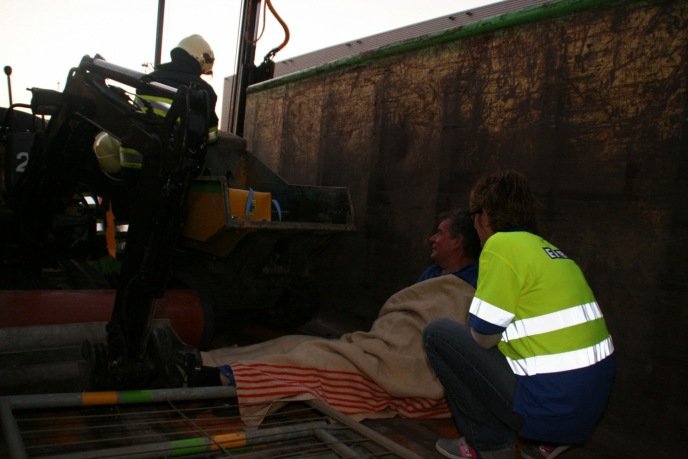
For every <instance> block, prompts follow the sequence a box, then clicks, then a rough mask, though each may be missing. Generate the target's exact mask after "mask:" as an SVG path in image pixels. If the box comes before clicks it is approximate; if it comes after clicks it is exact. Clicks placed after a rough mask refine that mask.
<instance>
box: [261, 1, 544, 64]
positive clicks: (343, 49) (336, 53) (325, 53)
mask: <svg viewBox="0 0 688 459" xmlns="http://www.w3.org/2000/svg"><path fill="white" fill-rule="evenodd" d="M548 3H552V0H506V1H501V2H497V3H493V4H490V5H485V6H481V7H479V8H475V9H471V10H464V11H459V12H457V13H454V14H450V15H447V16H442V17H438V18H435V19H430V20H428V21H424V22H419V23H417V24H413V25H410V26H406V27H401V28H398V29H394V30H390V31H387V32H382V33H379V34H376V35H371V36H369V37H364V38H359V39H356V40H351V41H348V42H346V43H341V44H339V45H335V46H330V47H328V48H323V49H319V50H317V51H313V52H311V53H307V54H302V55H300V56H295V57H291V58H289V59H285V60H283V61H278V62H276V63H275V75H274V76H275V77H278V76H282V75H287V74H289V73H294V72H298V71H300V70H303V69H307V68H311V67H316V66H318V65H321V64H324V63H326V62H333V61H336V60H339V59H342V58H345V57H349V56H353V55H355V54H359V53H363V52H366V51H371V50H374V49H379V48H382V47H384V46H387V45H390V44H393V43H401V42H404V41H407V40H412V39H416V38H419V37H423V36H426V35H431V34H433V33H436V32H441V31H443V30H448V29H454V28H457V27H462V26H466V25H468V24H471V23H474V22H478V21H481V20H484V19H489V18H492V17H496V16H501V15H503V14H506V13H512V12H516V11H522V10H525V9H527V8H530V7H536V6H541V5H544V4H548Z"/></svg>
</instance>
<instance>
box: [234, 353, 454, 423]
mask: <svg viewBox="0 0 688 459" xmlns="http://www.w3.org/2000/svg"><path fill="white" fill-rule="evenodd" d="M232 370H233V371H234V376H235V378H236V381H237V397H238V398H239V400H240V401H241V404H242V405H245V408H248V405H253V406H259V405H264V404H266V403H271V402H273V401H275V400H281V401H286V400H290V399H297V400H303V399H306V398H317V399H319V400H321V401H323V402H325V403H327V404H328V405H330V406H331V407H332V408H334V409H336V410H337V411H339V412H341V413H344V414H347V415H351V416H353V417H359V418H365V417H382V416H384V417H387V416H393V415H394V414H399V415H400V416H403V417H406V418H410V419H430V418H447V417H449V416H450V415H451V414H450V412H449V408H448V406H447V403H446V401H445V400H444V398H439V399H431V398H425V397H393V396H391V395H390V394H389V393H387V392H386V391H385V390H384V389H383V388H382V387H380V386H379V385H378V384H376V383H375V382H373V381H372V380H371V379H370V378H368V377H366V376H365V375H363V374H361V373H358V372H353V371H337V370H323V369H319V368H303V367H294V366H287V365H270V364H261V363H256V364H244V363H241V362H237V363H234V364H232ZM305 395H309V396H310V397H304V396H305Z"/></svg>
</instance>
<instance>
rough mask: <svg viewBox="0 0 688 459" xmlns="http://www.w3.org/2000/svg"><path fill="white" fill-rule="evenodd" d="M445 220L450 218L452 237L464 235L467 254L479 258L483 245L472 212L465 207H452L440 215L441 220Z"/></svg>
mask: <svg viewBox="0 0 688 459" xmlns="http://www.w3.org/2000/svg"><path fill="white" fill-rule="evenodd" d="M443 220H449V234H451V237H452V238H457V237H458V236H459V235H462V236H463V250H464V252H465V253H466V255H468V256H470V257H472V258H475V259H476V260H477V259H478V258H479V257H480V251H481V250H482V246H481V245H480V238H479V237H478V233H477V232H476V231H475V227H474V226H473V219H472V218H471V215H470V213H469V212H468V211H467V210H465V209H452V210H450V211H449V212H444V213H443V214H441V215H440V217H439V221H443Z"/></svg>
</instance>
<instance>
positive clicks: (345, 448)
mask: <svg viewBox="0 0 688 459" xmlns="http://www.w3.org/2000/svg"><path fill="white" fill-rule="evenodd" d="M0 410H1V414H2V425H3V431H4V440H5V441H4V443H3V444H2V445H0V456H1V457H10V458H28V457H31V458H33V457H39V458H74V457H79V458H101V457H127V458H131V457H141V458H144V457H155V458H158V457H171V456H174V457H208V458H215V457H230V458H231V457H237V458H250V459H258V458H266V459H268V458H269V459H273V458H296V457H298V458H323V459H326V458H360V457H365V458H414V459H415V458H419V456H417V455H416V454H415V453H413V452H411V451H409V450H406V449H404V448H402V447H400V446H399V445H397V444H395V443H394V442H392V441H391V440H389V439H388V438H387V437H384V436H382V435H380V434H379V433H377V432H375V431H373V430H372V429H369V428H367V427H365V426H363V425H362V424H360V423H357V422H355V421H353V420H352V419H350V418H348V417H347V416H344V415H341V414H340V413H337V412H336V411H334V410H332V409H331V408H329V407H328V406H326V405H324V404H322V403H320V402H318V401H309V402H293V403H289V404H287V405H286V406H285V407H283V408H282V409H280V410H278V411H277V412H276V413H274V414H271V415H269V416H268V417H266V418H265V420H264V421H263V422H262V423H261V425H260V427H257V428H256V427H253V428H252V427H247V426H246V425H245V424H244V423H243V422H242V420H241V418H240V416H239V409H238V406H237V405H236V398H234V391H233V388H231V387H222V388H219V387H218V388H197V389H163V390H157V391H134V392H107V393H105V392H103V393H83V394H37V395H28V396H24V395H22V396H8V397H2V398H0Z"/></svg>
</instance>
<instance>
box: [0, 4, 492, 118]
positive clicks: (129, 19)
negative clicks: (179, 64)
mask: <svg viewBox="0 0 688 459" xmlns="http://www.w3.org/2000/svg"><path fill="white" fill-rule="evenodd" d="M496 1H497V0H273V1H272V5H273V6H274V8H275V10H276V11H277V12H278V13H279V15H280V16H281V17H282V19H283V20H284V21H285V22H286V23H287V26H288V27H289V31H290V35H291V37H290V39H289V43H288V44H287V46H286V47H285V48H284V49H283V50H282V51H280V52H279V53H278V54H277V55H276V56H275V58H274V60H275V61H276V62H278V61H281V60H284V59H286V58H289V57H294V56H298V55H301V54H305V53H308V52H311V51H315V50H317V49H321V48H325V47H328V46H333V45H337V44H340V43H344V42H347V41H351V40H354V39H357V38H363V37H367V36H369V35H374V34H377V33H380V32H385V31H388V30H392V29H396V28H399V27H403V26H406V25H409V24H414V23H418V22H422V21H425V20H428V19H434V18H437V17H441V16H445V15H449V14H452V13H456V12H459V11H464V10H467V9H471V8H475V7H477V6H480V5H485V4H489V3H495V2H496ZM241 4H242V1H241V0H167V1H166V2H165V22H164V30H163V42H162V62H167V61H169V52H170V50H171V49H172V48H173V47H174V46H176V44H177V43H178V42H179V40H180V39H182V38H184V37H186V36H188V35H191V34H194V33H199V34H201V35H203V37H204V38H205V39H206V40H207V41H208V43H210V45H211V47H212V48H213V51H214V53H215V67H214V69H213V70H214V75H213V76H212V77H211V78H210V79H209V80H208V81H209V83H210V84H212V85H213V87H214V88H215V92H216V93H217V94H218V97H219V98H220V99H219V100H218V103H217V111H218V115H219V111H220V108H221V107H222V101H221V98H222V85H223V81H224V78H225V77H226V76H229V75H231V74H233V73H234V69H235V66H236V62H235V56H236V50H237V37H238V29H239V21H240V17H241ZM157 14H158V0H117V1H116V2H113V1H106V0H52V1H51V0H0V67H2V68H4V67H5V66H7V65H9V66H11V67H12V75H11V84H12V97H13V102H14V103H29V102H30V97H31V93H30V92H29V91H26V88H29V87H39V88H47V89H56V90H62V89H63V88H64V84H65V80H66V77H67V74H68V72H69V69H70V68H72V67H76V66H77V65H78V64H79V61H80V60H81V58H82V56H84V55H89V56H93V55H95V54H100V55H101V56H103V57H104V58H105V59H106V60H108V61H110V62H112V63H113V64H117V65H120V66H123V67H127V68H130V69H133V70H137V71H141V72H144V71H145V69H144V67H143V64H144V63H147V62H148V63H152V62H153V61H154V58H155V33H156V26H157ZM283 38H284V34H283V31H282V28H281V26H280V25H279V24H278V22H277V21H276V20H275V19H274V18H273V17H272V16H271V14H270V12H269V11H268V14H267V21H266V26H265V32H264V33H263V36H262V38H261V40H260V41H259V42H258V45H257V49H256V61H257V62H256V63H260V62H262V60H263V57H264V56H265V54H266V53H267V52H268V51H270V50H271V49H273V48H275V47H277V46H278V45H279V44H280V43H281V42H282V40H283ZM1 78H2V82H1V83H0V106H3V107H7V106H8V105H9V94H8V85H7V77H6V75H5V73H4V72H3V73H2V75H1Z"/></svg>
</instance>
